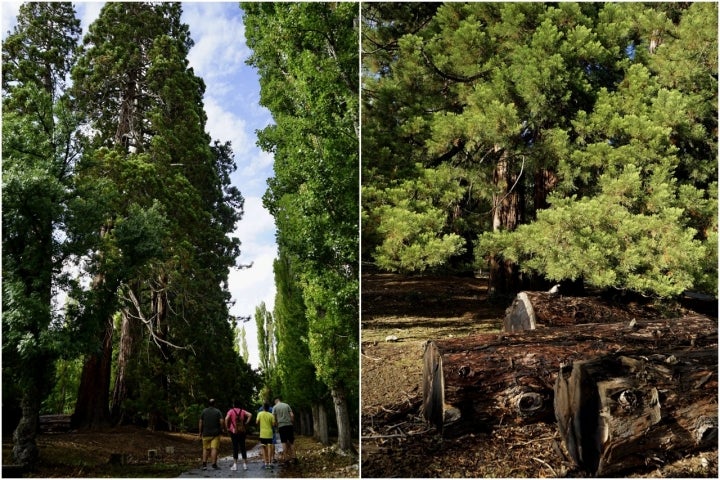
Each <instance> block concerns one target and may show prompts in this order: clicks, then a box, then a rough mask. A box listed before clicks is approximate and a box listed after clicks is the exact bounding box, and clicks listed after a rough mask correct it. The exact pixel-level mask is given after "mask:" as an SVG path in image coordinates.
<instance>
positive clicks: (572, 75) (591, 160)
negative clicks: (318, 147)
mask: <svg viewBox="0 0 720 480" xmlns="http://www.w3.org/2000/svg"><path fill="white" fill-rule="evenodd" d="M362 13H363V18H362V21H363V30H362V31H363V38H362V59H363V63H362V65H363V72H362V73H363V85H362V98H363V105H362V111H363V118H362V186H363V194H362V195H363V197H362V216H363V217H362V249H363V251H362V257H363V260H365V261H367V262H370V263H373V264H375V265H376V266H377V267H378V268H381V269H384V270H389V271H400V272H408V273H409V272H423V271H428V270H443V271H455V272H459V271H472V270H476V269H478V268H480V269H483V270H485V271H487V272H488V273H489V277H490V286H491V289H492V290H493V291H494V292H495V293H497V294H509V293H512V292H514V291H517V290H518V289H520V288H527V287H528V286H529V285H535V286H537V285H543V284H544V285H548V284H547V283H546V282H548V281H552V282H557V281H567V282H572V281H574V282H576V283H583V284H585V285H588V286H593V287H596V288H606V289H618V290H622V291H633V292H639V293H642V294H645V295H651V296H656V297H672V296H676V295H679V294H681V293H682V292H683V291H685V290H689V289H692V290H699V291H703V292H706V293H710V294H713V295H716V294H717V293H716V292H717V241H718V237H717V217H718V211H717V179H718V172H717V158H718V149H717V137H718V130H717V118H718V109H717V107H718V99H717V78H718V77H717V74H718V70H717V58H718V55H717V37H718V26H717V4H714V3H691V2H687V3H540V2H533V3H524V2H523V3H486V2H477V3H447V4H439V3H422V4H414V3H367V4H364V5H363V11H362ZM544 282H545V283H544Z"/></svg>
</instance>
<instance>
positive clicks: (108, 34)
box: [2, 2, 260, 467]
mask: <svg viewBox="0 0 720 480" xmlns="http://www.w3.org/2000/svg"><path fill="white" fill-rule="evenodd" d="M181 12H182V11H181V7H180V4H177V3H141V2H133V3H108V4H106V5H105V6H104V7H103V9H102V11H101V13H100V16H99V18H98V19H97V20H96V21H95V22H94V23H93V24H92V25H91V26H90V30H89V32H88V33H87V34H86V35H85V36H84V37H83V39H82V44H81V45H79V40H80V28H79V21H78V20H77V19H76V18H75V12H74V10H73V8H72V6H71V5H70V4H68V3H32V4H24V5H23V6H22V7H21V9H20V14H19V17H18V23H17V26H16V27H15V29H14V31H13V32H12V33H11V34H10V35H9V36H8V38H7V39H6V40H5V41H4V42H3V79H2V94H3V138H2V147H3V172H2V173H3V190H2V195H3V198H2V200H3V211H2V213H3V237H2V242H3V245H2V252H3V259H2V262H3V265H2V277H3V278H2V281H3V282H2V285H3V297H2V298H3V305H2V307H3V315H2V328H3V364H2V369H3V370H2V371H3V409H4V418H7V419H9V420H12V419H13V417H12V416H7V417H5V413H7V412H9V411H11V410H12V409H13V407H16V406H17V407H19V408H20V411H21V416H22V419H21V420H20V423H19V425H17V422H12V423H13V426H15V425H17V428H16V429H15V434H14V436H15V439H14V440H15V450H14V453H15V457H16V460H17V461H18V462H19V463H22V464H23V465H26V466H30V467H32V466H33V464H34V462H36V460H37V448H36V446H35V435H36V432H37V416H38V413H41V412H47V413H74V415H73V421H74V424H75V425H76V426H78V427H87V428H100V427H103V426H108V425H116V424H120V423H128V422H132V423H136V424H141V425H147V426H149V427H150V428H158V429H187V428H195V427H196V425H197V418H198V414H199V411H200V409H201V408H202V407H203V405H204V404H205V401H206V400H207V398H208V397H214V398H216V399H217V401H218V404H220V405H229V404H230V402H231V401H232V399H239V400H240V401H242V402H244V403H245V404H247V403H249V402H250V401H251V399H252V398H253V397H254V395H255V393H256V390H257V388H258V386H259V382H260V379H259V377H258V376H257V373H255V372H253V371H252V370H251V368H250V366H249V365H248V364H247V363H246V361H245V360H244V359H243V358H242V357H241V356H240V355H239V354H238V352H237V348H236V346H235V344H234V342H235V335H234V320H233V319H232V318H231V317H230V315H229V311H228V304H229V301H230V294H229V291H228V288H227V279H228V273H229V269H230V268H231V267H232V266H234V265H235V263H236V260H237V257H238V256H239V254H240V249H239V246H240V242H239V240H238V239H237V238H233V237H232V236H231V234H232V232H233V231H234V230H235V226H236V223H237V222H238V221H239V220H240V219H241V217H242V215H243V203H244V200H243V197H242V195H241V194H240V192H239V191H238V189H237V188H236V187H234V186H232V185H231V184H230V173H231V172H232V171H233V170H234V169H235V162H234V159H233V153H232V149H231V146H230V145H229V144H228V143H221V142H218V141H215V142H213V141H211V139H210V138H209V136H208V135H207V134H206V133H205V131H206V128H205V123H206V115H205V112H204V110H203V101H202V98H203V92H204V89H205V85H204V83H203V81H202V79H200V78H198V77H197V76H195V75H194V74H193V72H192V70H191V69H190V68H188V61H187V55H188V52H189V49H190V48H191V46H192V44H193V42H192V39H191V37H190V32H189V29H188V27H187V25H184V24H182V22H181V20H180V16H181ZM68 79H70V80H71V81H70V82H69V84H66V81H67V80H68ZM59 292H62V293H63V294H62V295H58V293H59ZM61 299H62V302H63V303H62V304H57V302H58V300H61ZM55 367H57V368H55ZM56 371H57V375H56ZM228 379H232V381H231V382H228ZM18 418H19V417H18Z"/></svg>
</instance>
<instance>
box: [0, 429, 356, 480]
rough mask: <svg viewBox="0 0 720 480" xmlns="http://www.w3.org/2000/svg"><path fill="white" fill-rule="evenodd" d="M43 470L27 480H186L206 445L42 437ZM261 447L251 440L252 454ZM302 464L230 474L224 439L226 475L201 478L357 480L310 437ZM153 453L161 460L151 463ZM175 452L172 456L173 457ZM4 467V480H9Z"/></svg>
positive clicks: (164, 435)
mask: <svg viewBox="0 0 720 480" xmlns="http://www.w3.org/2000/svg"><path fill="white" fill-rule="evenodd" d="M37 443H38V447H39V448H40V468H39V469H38V470H37V471H35V472H33V473H25V477H35V478H72V477H82V478H112V477H124V478H171V477H179V476H181V475H183V476H194V475H187V474H188V473H189V472H190V473H191V472H192V471H194V470H196V469H198V467H199V466H200V464H201V455H202V451H201V443H200V440H199V438H198V437H197V435H196V434H189V433H168V432H152V431H150V430H147V429H145V428H139V427H133V426H124V427H118V428H112V429H107V430H101V431H80V432H71V433H52V434H42V435H40V436H38V439H37ZM257 443H258V439H257V437H256V436H249V437H248V440H247V442H246V446H247V448H248V451H250V449H252V448H253V447H255V445H256V444H257ZM295 445H296V449H297V457H298V460H299V464H298V465H297V466H287V467H285V466H278V467H277V468H275V469H273V470H272V471H265V470H262V469H261V468H260V467H261V460H260V458H255V457H254V456H253V455H249V456H248V466H249V470H248V471H243V470H242V469H240V471H238V472H231V471H230V470H229V468H230V465H231V463H230V460H229V459H228V458H227V457H230V456H231V455H232V444H231V442H230V438H229V437H228V436H223V438H222V441H221V445H220V452H219V458H220V459H222V460H221V461H219V462H218V463H219V465H220V467H221V468H222V471H220V473H221V474H223V475H219V474H215V473H217V472H214V471H212V470H208V472H207V474H205V473H206V472H202V474H201V475H197V476H207V477H210V476H212V477H216V476H226V477H230V476H232V477H247V478H251V477H252V478H258V477H272V478H342V477H358V475H359V474H358V461H357V459H353V458H352V457H349V456H345V455H341V454H338V453H337V452H336V450H335V449H334V448H332V447H325V446H323V445H322V444H320V443H319V442H317V441H315V440H314V439H312V438H310V437H304V436H297V437H296V441H295ZM148 450H155V451H156V452H157V456H156V457H155V458H154V459H148ZM11 451H12V439H10V438H3V465H4V466H7V465H8V464H11V463H12V462H11V460H10V455H11ZM170 452H172V453H170ZM111 454H121V455H125V460H126V461H125V463H124V464H122V465H121V464H111V463H110V456H111ZM6 473H7V472H6V471H5V467H3V477H5V476H6Z"/></svg>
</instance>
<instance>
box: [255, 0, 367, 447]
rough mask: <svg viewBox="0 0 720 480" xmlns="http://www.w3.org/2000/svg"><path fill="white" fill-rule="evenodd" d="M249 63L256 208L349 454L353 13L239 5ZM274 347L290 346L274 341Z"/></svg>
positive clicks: (353, 295)
mask: <svg viewBox="0 0 720 480" xmlns="http://www.w3.org/2000/svg"><path fill="white" fill-rule="evenodd" d="M242 8H243V10H244V11H245V26H246V30H245V33H246V38H247V41H248V46H249V47H250V48H251V49H252V50H253V54H252V56H251V58H250V60H249V63H250V64H251V65H253V66H255V67H256V68H257V69H258V72H259V74H260V86H261V99H260V103H261V104H262V105H264V106H266V107H267V108H268V109H269V110H270V112H271V114H272V115H273V119H274V122H275V123H274V125H272V126H270V127H267V128H265V129H264V130H262V131H261V132H259V134H258V136H259V145H260V146H261V147H262V148H263V149H264V150H266V151H268V152H271V153H273V155H274V160H275V163H274V176H273V178H271V179H270V180H269V182H268V183H269V188H268V191H267V193H266V195H265V197H264V199H263V200H264V205H265V207H266V208H268V210H269V211H270V212H271V214H272V215H273V216H274V217H275V224H276V226H277V230H278V236H277V240H278V247H279V250H280V255H281V256H282V255H284V254H285V255H287V256H291V257H292V265H293V268H294V271H296V272H297V275H298V277H299V285H300V286H301V289H302V295H303V301H304V304H305V308H306V310H305V315H306V317H307V326H308V328H307V338H308V346H309V351H310V358H311V359H312V363H313V365H314V366H315V368H316V372H317V376H318V378H319V379H320V380H321V381H322V382H323V383H325V384H326V385H327V387H328V389H329V390H330V393H331V395H332V398H333V402H334V406H335V417H336V419H337V424H338V444H339V447H340V448H341V449H342V450H345V451H352V450H353V449H354V447H353V445H352V440H353V439H352V436H351V431H352V422H351V418H352V417H353V416H354V415H356V413H357V412H355V411H352V412H351V410H350V409H351V405H352V402H350V401H349V397H352V398H355V397H357V393H358V363H359V355H358V353H359V351H358V341H359V339H358V330H359V329H358V316H359V311H358V301H359V293H358V258H357V250H358V238H357V232H358V227H359V218H358V194H357V185H358V168H359V162H358V138H357V137H358V128H359V125H358V118H357V112H358V87H359V85H358V73H359V72H358V45H357V35H358V32H357V29H356V22H357V17H358V5H356V4H350V3H294V4H283V3H273V4H249V3H248V4H245V3H243V4H242ZM279 341H280V342H283V341H292V339H283V338H280V339H279Z"/></svg>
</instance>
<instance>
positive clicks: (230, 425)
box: [198, 397, 298, 471]
mask: <svg viewBox="0 0 720 480" xmlns="http://www.w3.org/2000/svg"><path fill="white" fill-rule="evenodd" d="M252 418H253V414H252V413H251V412H248V411H247V410H243V409H242V408H241V407H240V404H239V402H237V401H236V402H233V408H231V409H230V410H228V412H227V414H226V415H225V416H224V417H223V414H222V412H220V410H218V409H217V408H216V407H215V399H212V398H211V399H210V400H209V401H208V406H207V408H205V409H204V410H203V411H202V413H201V414H200V421H199V424H198V430H199V432H200V433H199V435H200V438H201V439H202V444H203V445H202V446H203V451H202V468H203V470H207V468H208V466H207V464H208V457H209V459H210V462H211V466H212V468H213V469H216V470H217V469H219V468H220V467H218V464H217V456H218V449H219V448H220V436H221V435H222V434H223V433H229V434H230V439H231V440H232V445H233V464H232V466H231V467H230V470H232V471H236V470H237V469H238V458H239V457H240V456H242V459H243V470H247V469H248V466H247V450H246V448H245V438H246V436H247V430H248V428H247V427H248V425H250V421H251V420H252ZM294 423H295V414H294V413H293V411H292V408H290V405H288V404H287V403H284V402H283V401H282V399H281V398H280V397H276V398H275V400H274V405H273V407H272V408H271V407H270V404H269V403H267V402H266V403H264V404H263V406H262V408H261V409H260V412H259V413H258V414H257V417H256V419H255V424H256V425H258V426H259V427H260V444H261V445H262V456H263V466H262V468H264V469H265V468H272V464H273V460H274V459H275V443H274V437H275V427H277V430H278V433H279V434H280V442H281V443H282V446H283V450H282V455H281V458H280V461H281V462H292V463H295V464H297V463H298V460H297V457H296V456H295V447H294V443H295V432H294V428H293V424H294Z"/></svg>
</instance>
